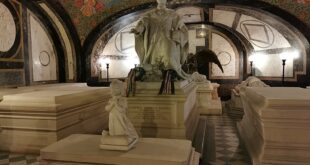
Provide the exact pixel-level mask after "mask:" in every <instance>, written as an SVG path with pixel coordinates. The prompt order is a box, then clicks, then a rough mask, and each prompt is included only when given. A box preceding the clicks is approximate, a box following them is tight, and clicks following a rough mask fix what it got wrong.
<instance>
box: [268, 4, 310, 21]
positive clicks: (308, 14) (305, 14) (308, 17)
mask: <svg viewBox="0 0 310 165" xmlns="http://www.w3.org/2000/svg"><path fill="white" fill-rule="evenodd" d="M262 1H265V2H268V3H270V4H272V5H275V6H278V7H280V8H281V9H283V10H286V11H288V12H290V13H291V14H293V15H295V16H296V17H297V18H299V19H300V20H301V21H303V22H305V23H306V24H307V25H308V27H310V0H262Z"/></svg>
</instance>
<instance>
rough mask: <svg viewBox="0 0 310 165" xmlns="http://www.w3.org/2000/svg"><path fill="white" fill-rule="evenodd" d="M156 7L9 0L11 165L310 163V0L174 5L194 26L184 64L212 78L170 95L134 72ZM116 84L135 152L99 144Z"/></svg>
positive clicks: (7, 139) (4, 116)
mask: <svg viewBox="0 0 310 165" xmlns="http://www.w3.org/2000/svg"><path fill="white" fill-rule="evenodd" d="M156 7H157V3H156V1H155V0H0V164H1V165H2V164H3V165H5V164H8V165H9V164H12V165H13V164H20V165H23V164H26V165H27V164H32V165H35V164H42V165H43V164H64V165H65V164H80V165H81V164H85V165H86V164H87V165H88V164H124V165H127V164H128V165H135V164H137V165H138V164H141V165H142V164H145V165H152V164H158V165H159V164H171V165H172V164H173V165H177V164H183V165H185V164H188V165H189V164H193V165H194V164H195V165H198V164H199V165H208V164H223V165H224V164H225V165H226V164H236V165H242V164H245V165H247V164H249V165H251V164H254V165H258V164H287V165H292V164H294V165H306V164H310V141H309V140H308V139H309V137H310V45H309V42H310V30H309V27H310V1H309V0H168V2H167V8H169V9H172V10H173V11H174V12H176V13H177V14H178V15H179V17H180V18H181V19H182V21H183V22H184V24H185V26H186V28H187V32H188V43H187V44H188V45H187V46H188V50H187V52H186V53H187V55H188V59H187V60H186V62H185V63H184V64H183V65H182V69H183V71H184V72H186V73H187V74H189V75H192V74H193V75H195V73H196V72H198V73H199V74H201V75H205V77H206V79H203V78H202V79H203V80H201V79H200V77H199V80H196V79H195V78H189V79H187V80H182V79H177V80H171V82H169V83H168V84H169V85H170V83H171V84H173V86H172V88H173V89H170V88H169V90H171V91H172V92H167V93H164V94H162V93H160V94H158V91H159V90H160V88H161V84H162V83H164V81H162V82H161V81H158V82H157V81H154V82H153V81H143V79H142V80H140V81H136V79H135V78H136V77H133V78H130V75H131V73H132V72H131V71H132V70H135V69H136V68H139V64H140V60H139V56H138V54H137V52H136V49H137V47H135V46H136V45H135V41H136V40H137V37H136V36H135V34H134V33H132V29H133V28H135V27H136V26H137V24H139V21H140V19H141V18H142V17H143V16H144V15H146V14H147V13H149V12H150V11H152V10H154V9H156ZM135 39H136V40H135ZM204 50H210V52H213V53H214V56H215V58H216V59H217V60H218V61H219V63H218V64H217V63H216V62H215V61H216V60H214V59H213V60H212V59H211V55H210V54H207V53H206V54H203V53H201V52H203V51H204ZM155 51H157V50H155ZM199 52H200V55H201V54H202V55H201V56H200V55H199ZM214 56H212V57H214ZM191 57H193V58H191ZM220 66H221V67H220ZM134 76H137V75H135V74H134ZM116 79H119V80H121V81H123V82H124V85H123V86H126V87H125V89H126V92H125V93H126V95H127V97H126V96H124V98H126V102H127V104H126V107H128V109H127V112H126V114H127V116H128V119H129V120H130V121H131V122H132V124H133V126H134V128H135V130H136V131H137V133H138V135H139V141H138V142H137V144H136V146H135V147H134V148H132V149H130V150H128V151H107V150H102V149H100V148H99V144H100V138H101V136H102V135H101V134H102V131H103V130H108V128H110V129H111V126H110V125H109V116H110V117H111V114H110V115H109V112H108V111H106V110H105V107H106V106H107V105H108V104H109V103H110V101H111V100H112V98H113V96H112V95H113V92H112V95H111V92H110V91H111V87H109V84H110V81H112V80H116ZM109 100H110V101H109ZM126 118H127V117H126ZM110 120H111V118H110ZM101 142H102V139H101Z"/></svg>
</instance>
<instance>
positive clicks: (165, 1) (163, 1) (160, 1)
mask: <svg viewBox="0 0 310 165" xmlns="http://www.w3.org/2000/svg"><path fill="white" fill-rule="evenodd" d="M157 3H158V4H166V3H167V0H157Z"/></svg>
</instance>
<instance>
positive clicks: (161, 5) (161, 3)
mask: <svg viewBox="0 0 310 165" xmlns="http://www.w3.org/2000/svg"><path fill="white" fill-rule="evenodd" d="M157 4H158V6H157V7H158V8H166V4H167V0H157Z"/></svg>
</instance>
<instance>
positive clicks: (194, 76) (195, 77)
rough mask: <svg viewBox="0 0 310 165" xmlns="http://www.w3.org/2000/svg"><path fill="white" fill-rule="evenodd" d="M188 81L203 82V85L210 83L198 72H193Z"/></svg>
mask: <svg viewBox="0 0 310 165" xmlns="http://www.w3.org/2000/svg"><path fill="white" fill-rule="evenodd" d="M190 79H191V80H192V81H194V82H199V83H203V82H204V83H211V82H210V81H209V80H208V79H207V77H206V75H203V74H199V73H198V72H194V73H193V74H192V75H191V77H190Z"/></svg>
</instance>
